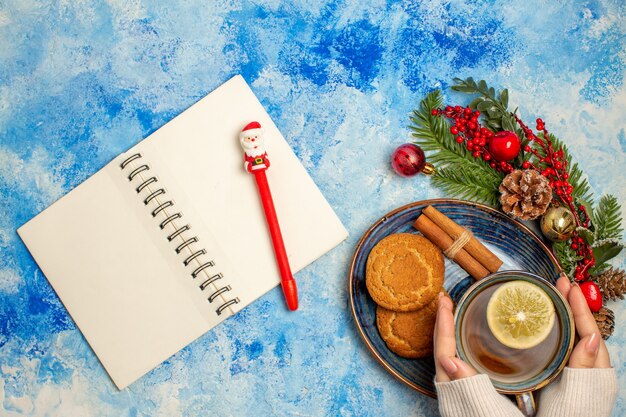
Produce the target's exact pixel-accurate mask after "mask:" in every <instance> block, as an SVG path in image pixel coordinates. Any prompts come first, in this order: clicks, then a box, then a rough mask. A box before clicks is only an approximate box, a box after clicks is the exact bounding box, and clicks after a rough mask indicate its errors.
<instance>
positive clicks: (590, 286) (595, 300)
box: [580, 281, 602, 313]
mask: <svg viewBox="0 0 626 417" xmlns="http://www.w3.org/2000/svg"><path fill="white" fill-rule="evenodd" d="M580 290H581V291H582V292H583V295H584V296H585V299H586V300H587V305H588V306H589V309H590V310H591V311H593V312H594V313H596V312H598V311H600V309H601V308H602V293H601V292H600V287H598V284H596V283H595V282H593V281H586V282H583V283H582V284H580Z"/></svg>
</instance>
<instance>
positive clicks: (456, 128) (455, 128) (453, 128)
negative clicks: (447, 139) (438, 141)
mask: <svg viewBox="0 0 626 417" xmlns="http://www.w3.org/2000/svg"><path fill="white" fill-rule="evenodd" d="M450 133H452V134H453V135H456V134H458V133H459V128H458V127H456V126H452V127H451V128H450Z"/></svg>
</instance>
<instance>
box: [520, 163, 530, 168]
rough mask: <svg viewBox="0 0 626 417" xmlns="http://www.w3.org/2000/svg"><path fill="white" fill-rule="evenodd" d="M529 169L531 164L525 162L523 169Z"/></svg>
mask: <svg viewBox="0 0 626 417" xmlns="http://www.w3.org/2000/svg"><path fill="white" fill-rule="evenodd" d="M529 167H530V162H528V161H524V163H522V168H524V169H528V168H529Z"/></svg>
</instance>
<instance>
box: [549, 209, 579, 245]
mask: <svg viewBox="0 0 626 417" xmlns="http://www.w3.org/2000/svg"><path fill="white" fill-rule="evenodd" d="M574 230H576V221H575V220H574V215H573V214H572V212H571V211H570V210H569V209H567V208H565V207H562V206H561V207H551V208H549V209H548V210H547V211H546V212H545V213H544V215H543V217H542V218H541V233H543V235H544V236H545V237H547V238H548V239H550V240H551V241H553V242H558V241H566V240H567V239H569V238H570V237H572V234H573V233H574Z"/></svg>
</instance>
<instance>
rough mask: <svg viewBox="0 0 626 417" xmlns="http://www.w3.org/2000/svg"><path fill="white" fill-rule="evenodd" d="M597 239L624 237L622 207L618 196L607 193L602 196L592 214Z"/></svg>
mask: <svg viewBox="0 0 626 417" xmlns="http://www.w3.org/2000/svg"><path fill="white" fill-rule="evenodd" d="M591 222H592V224H593V226H594V228H595V234H596V239H598V240H601V239H611V238H615V239H620V238H621V237H622V232H623V229H622V227H621V226H622V216H621V207H620V205H619V203H618V202H617V198H615V197H614V196H612V195H610V194H607V195H604V196H602V198H601V199H600V202H599V203H598V207H596V209H595V210H594V211H593V213H592V214H591Z"/></svg>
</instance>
